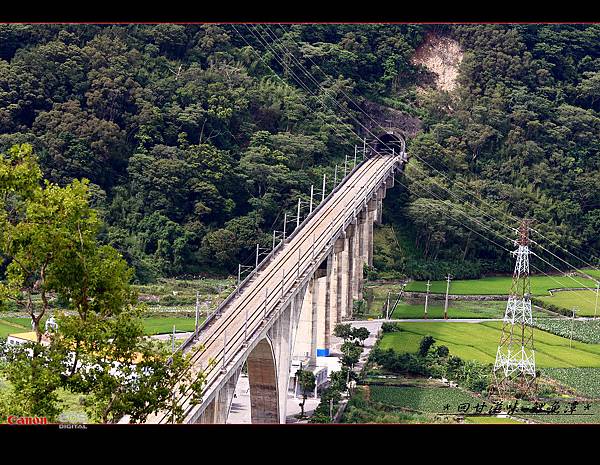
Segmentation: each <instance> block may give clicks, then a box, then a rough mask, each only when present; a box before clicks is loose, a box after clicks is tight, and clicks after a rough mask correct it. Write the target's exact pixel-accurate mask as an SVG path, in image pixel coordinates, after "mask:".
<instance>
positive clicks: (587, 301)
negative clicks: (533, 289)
mask: <svg viewBox="0 0 600 465" xmlns="http://www.w3.org/2000/svg"><path fill="white" fill-rule="evenodd" d="M540 300H541V301H543V302H545V303H548V304H551V305H556V306H557V307H562V308H566V309H568V310H571V309H573V307H577V313H576V315H577V316H594V312H595V306H596V291H560V292H555V293H554V294H553V295H551V296H544V297H540ZM598 305H599V311H598V316H600V299H599V300H598Z"/></svg>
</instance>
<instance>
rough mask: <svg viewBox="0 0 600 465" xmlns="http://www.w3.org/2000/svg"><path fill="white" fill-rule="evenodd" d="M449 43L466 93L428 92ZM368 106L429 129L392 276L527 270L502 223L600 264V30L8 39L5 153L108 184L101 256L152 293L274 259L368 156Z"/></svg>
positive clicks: (46, 29) (401, 220)
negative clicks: (302, 205) (307, 203)
mask: <svg viewBox="0 0 600 465" xmlns="http://www.w3.org/2000/svg"><path fill="white" fill-rule="evenodd" d="M430 34H437V35H442V36H447V37H451V38H453V39H454V40H456V41H458V43H459V44H460V47H461V49H462V50H463V52H464V58H463V60H462V62H461V65H460V73H459V77H458V82H459V86H458V87H457V89H456V90H454V91H452V92H448V91H442V90H435V89H432V88H430V89H429V91H428V92H427V93H424V94H423V93H419V92H417V87H418V86H422V85H426V83H427V82H430V81H431V75H430V73H429V72H428V71H427V70H426V69H425V68H424V67H423V66H421V65H415V64H413V62H412V60H411V57H413V55H414V53H415V50H416V49H417V48H418V47H419V45H421V44H422V43H423V41H424V40H425V39H426V37H427V36H428V35H430ZM304 68H305V69H307V70H309V71H310V76H309V75H307V74H305V73H304V72H303V69H304ZM365 102H375V103H377V104H379V105H384V106H387V107H390V108H394V109H396V110H399V111H402V112H404V113H406V114H407V115H410V116H412V117H416V118H418V119H419V120H420V121H421V123H422V126H421V131H420V132H419V133H418V134H417V135H416V136H415V137H413V138H410V139H409V140H408V152H409V155H410V156H412V160H411V162H410V166H409V168H408V169H407V172H406V175H405V176H404V177H403V178H401V179H399V180H401V181H402V184H401V185H399V186H398V187H397V188H396V189H394V190H393V191H390V193H389V196H388V198H387V199H386V204H385V209H386V210H385V216H386V218H387V220H388V221H389V222H390V224H391V225H392V226H393V227H394V235H395V236H396V237H395V238H393V240H392V239H390V240H389V244H391V245H389V247H384V248H383V249H381V248H380V249H379V250H380V252H379V254H378V255H377V256H376V257H375V266H376V267H377V268H378V269H379V270H380V271H396V272H400V273H408V274H411V275H413V276H416V277H422V276H430V277H440V276H441V275H443V274H444V273H446V272H448V271H452V272H453V273H454V274H455V276H457V277H468V276H475V275H479V274H481V273H489V272H494V271H496V272H498V271H508V270H510V268H511V259H510V257H509V256H508V254H507V253H505V251H504V250H502V249H501V248H499V247H497V246H495V245H494V244H493V243H491V242H489V241H488V240H486V239H484V238H483V237H481V236H480V235H478V234H476V233H473V231H476V232H479V233H481V234H482V235H484V236H486V237H493V236H491V235H490V233H489V232H488V231H486V230H485V228H483V227H482V226H481V224H480V222H481V223H483V224H487V225H489V226H490V227H491V228H492V229H493V230H495V231H502V233H503V234H505V235H511V234H512V233H511V232H510V231H509V230H507V229H506V228H504V227H503V226H501V225H500V224H499V223H498V222H494V221H492V220H491V219H490V218H488V217H486V214H492V215H493V216H495V217H496V218H501V219H502V222H503V223H506V224H509V225H510V226H511V227H516V226H517V225H516V224H514V222H513V223H511V220H510V219H507V218H506V217H503V213H500V212H506V213H508V214H510V215H512V216H515V217H523V216H530V217H533V218H535V220H536V228H537V229H538V230H539V231H540V232H542V233H543V234H544V236H546V237H547V238H548V239H550V240H552V241H556V242H559V243H560V244H561V245H562V246H563V247H565V248H567V249H568V250H570V251H572V252H573V253H574V254H575V255H577V256H580V257H583V258H585V259H586V260H587V261H590V262H591V261H593V260H594V259H595V256H597V255H598V252H599V251H600V235H599V234H598V231H599V230H600V209H599V207H600V192H599V190H598V182H599V181H600V157H599V155H598V149H599V144H600V143H599V141H598V138H597V135H598V133H599V129H600V117H599V116H600V113H599V112H600V26H598V25H590V26H569V25H515V26H510V25H497V26H496V25H479V26H476V25H454V26H433V25H293V26H260V25H258V26H250V27H248V26H240V25H235V26H233V25H186V26H183V25H168V24H161V25H119V26H110V25H102V26H101V25H98V26H94V25H17V24H12V25H0V152H2V153H5V152H6V151H7V150H8V148H9V147H11V146H13V145H14V144H17V143H24V142H27V143H30V144H32V145H33V148H34V152H35V153H36V154H37V156H38V158H39V162H40V165H41V167H42V170H43V173H44V175H45V177H46V178H47V179H49V180H50V181H53V182H56V183H59V184H60V185H65V184H67V183H68V182H70V181H71V180H73V179H77V178H87V179H89V180H90V189H91V191H92V197H93V205H94V207H95V208H97V209H98V211H99V214H100V216H101V217H102V219H103V221H104V223H105V226H104V227H103V230H102V233H101V239H102V241H104V242H105V243H107V244H110V245H112V246H114V247H115V248H116V249H117V250H119V251H120V252H121V253H122V254H123V256H124V257H125V259H126V260H127V261H128V262H129V263H130V264H131V265H133V266H134V268H135V270H136V277H137V280H138V281H140V282H147V281H151V280H153V279H155V278H156V277H158V276H181V275H185V274H199V273H206V274H224V273H230V272H233V271H235V270H236V269H237V264H238V263H239V262H245V261H247V260H248V258H249V257H252V254H253V251H254V248H255V245H256V243H257V242H260V243H262V245H263V246H265V247H266V246H269V245H270V243H271V237H272V236H271V234H272V231H273V229H274V228H277V229H281V219H282V215H283V213H282V212H283V211H284V209H287V210H288V211H293V208H294V205H295V203H296V200H297V198H298V196H299V195H300V196H303V197H306V196H307V195H308V193H309V190H310V185H311V184H315V185H316V186H318V185H320V179H321V177H322V174H323V173H324V172H326V173H329V175H330V178H331V175H332V174H333V166H334V165H335V164H336V163H343V160H344V156H345V155H346V154H350V153H353V150H354V144H355V143H357V141H358V137H360V136H362V135H363V134H364V131H363V128H362V127H361V124H359V123H358V122H357V121H364V119H365V115H364V113H363V112H362V111H361V108H359V106H362V105H363V104H364V103H365ZM478 198H484V199H485V201H486V202H487V203H488V204H491V205H492V207H491V208H490V207H489V206H486V207H482V206H481V203H480V201H479V200H478ZM455 212H464V214H463V216H462V217H461V216H460V215H457V214H456V213H455ZM451 213H452V214H451ZM511 237H512V235H511ZM494 240H495V241H497V242H498V241H500V240H499V239H498V238H495V239H494ZM537 240H539V241H540V242H544V240H543V239H540V238H538V239H537ZM394 244H395V245H394ZM503 245H504V246H509V244H508V242H507V241H504V244H503ZM544 245H545V246H547V247H548V248H550V249H551V250H552V251H553V252H554V253H556V254H559V255H560V256H562V257H566V258H568V259H569V261H571V262H574V264H575V265H577V266H580V265H581V262H576V261H575V259H574V258H573V257H571V256H566V255H565V253H564V251H561V250H560V249H557V248H556V247H555V246H553V245H552V244H550V243H549V242H544ZM546 259H547V260H549V261H552V257H550V256H548V257H546ZM250 261H251V262H252V261H253V260H250ZM555 263H556V262H555Z"/></svg>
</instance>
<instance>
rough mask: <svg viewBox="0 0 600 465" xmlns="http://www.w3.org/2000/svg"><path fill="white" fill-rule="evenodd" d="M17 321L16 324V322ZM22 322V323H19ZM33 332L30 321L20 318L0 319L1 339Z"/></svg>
mask: <svg viewBox="0 0 600 465" xmlns="http://www.w3.org/2000/svg"><path fill="white" fill-rule="evenodd" d="M15 320H16V322H15ZM19 320H20V321H19ZM25 331H31V325H29V320H27V319H24V318H22V319H19V318H3V319H0V338H6V337H8V335H9V334H12V333H23V332H25Z"/></svg>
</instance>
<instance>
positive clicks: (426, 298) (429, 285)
mask: <svg viewBox="0 0 600 465" xmlns="http://www.w3.org/2000/svg"><path fill="white" fill-rule="evenodd" d="M430 287H431V283H430V281H429V279H428V280H427V294H425V319H427V304H428V303H429V288H430Z"/></svg>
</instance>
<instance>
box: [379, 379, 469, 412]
mask: <svg viewBox="0 0 600 465" xmlns="http://www.w3.org/2000/svg"><path fill="white" fill-rule="evenodd" d="M369 388H370V400H371V401H373V402H381V403H383V404H385V405H388V406H394V407H403V408H408V409H411V410H418V411H421V412H427V413H444V412H446V413H456V412H457V408H458V405H459V404H462V403H465V402H468V403H477V402H480V401H481V400H480V399H479V398H477V397H475V396H473V395H471V394H469V393H467V392H465V391H463V390H461V389H457V388H449V387H398V386H370V387H369ZM446 405H450V407H449V409H448V410H446V411H445V410H444V407H445V406H446Z"/></svg>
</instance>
